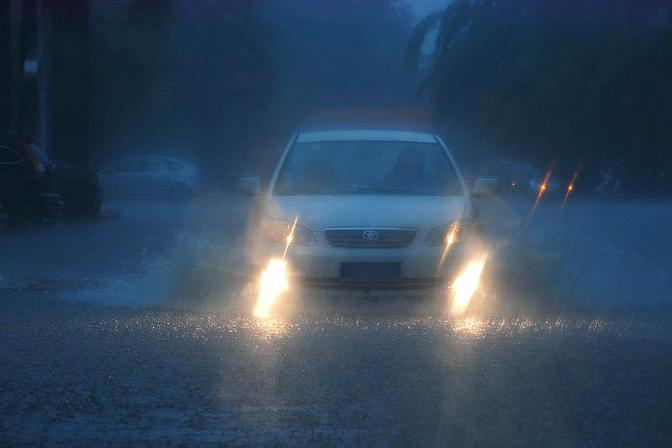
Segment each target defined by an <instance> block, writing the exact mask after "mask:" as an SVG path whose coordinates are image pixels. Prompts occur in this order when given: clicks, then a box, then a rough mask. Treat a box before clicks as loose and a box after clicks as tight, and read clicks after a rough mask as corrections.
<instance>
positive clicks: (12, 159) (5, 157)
mask: <svg viewBox="0 0 672 448" xmlns="http://www.w3.org/2000/svg"><path fill="white" fill-rule="evenodd" d="M21 160H22V158H21V156H20V155H19V154H17V153H16V152H14V151H12V150H11V149H9V148H8V147H6V146H0V165H9V164H12V165H14V164H17V163H21Z"/></svg>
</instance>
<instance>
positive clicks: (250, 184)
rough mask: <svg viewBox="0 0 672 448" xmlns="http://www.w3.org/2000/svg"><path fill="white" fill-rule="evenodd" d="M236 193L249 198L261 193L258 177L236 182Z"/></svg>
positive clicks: (241, 179) (242, 178)
mask: <svg viewBox="0 0 672 448" xmlns="http://www.w3.org/2000/svg"><path fill="white" fill-rule="evenodd" d="M238 191H239V192H240V193H242V194H247V195H250V196H254V195H256V194H259V193H260V192H261V179H259V178H258V177H241V178H240V180H239V181H238Z"/></svg>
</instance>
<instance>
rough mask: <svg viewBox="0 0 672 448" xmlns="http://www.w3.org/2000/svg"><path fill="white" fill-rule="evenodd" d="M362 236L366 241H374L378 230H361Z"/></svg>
mask: <svg viewBox="0 0 672 448" xmlns="http://www.w3.org/2000/svg"><path fill="white" fill-rule="evenodd" d="M362 238H364V239H365V240H367V241H375V240H377V239H378V232H376V231H375V230H365V231H363V232H362Z"/></svg>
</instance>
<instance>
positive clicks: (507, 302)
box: [0, 208, 672, 447]
mask: <svg viewBox="0 0 672 448" xmlns="http://www.w3.org/2000/svg"><path fill="white" fill-rule="evenodd" d="M222 213H223V212H222ZM543 213H544V209H543V208H540V209H539V210H538V213H537V215H536V216H535V219H539V218H540V217H542V216H543ZM619 213H621V212H620V211H619ZM156 216H159V217H161V219H168V218H166V215H165V214H161V213H156ZM637 216H638V217H639V216H641V212H637ZM207 217H208V219H210V224H208V225H211V228H212V229H215V230H216V231H217V232H219V229H220V227H221V223H222V215H221V214H214V215H212V216H209V215H208V216H207ZM180 218H182V219H183V220H185V221H186V223H183V224H180V225H181V226H182V227H183V228H186V229H189V230H190V233H188V234H178V237H175V238H174V239H173V240H172V241H177V242H176V243H174V244H175V247H172V246H167V245H166V242H165V241H164V240H163V239H160V238H158V237H154V239H152V238H150V237H148V238H145V236H147V235H150V236H154V235H155V234H156V226H155V225H150V224H151V223H148V222H145V220H144V218H142V216H141V215H138V216H134V215H131V216H130V217H129V219H128V221H124V222H121V223H119V224H115V223H104V224H101V227H102V228H103V229H104V230H105V232H106V233H104V235H103V236H106V237H107V239H104V238H102V237H101V235H100V234H98V233H97V232H100V230H98V229H89V228H83V229H81V232H80V233H79V238H80V240H84V241H85V242H86V241H87V238H88V241H90V244H91V246H90V247H89V246H86V245H85V244H84V243H81V242H80V243H79V244H81V245H83V247H85V249H83V250H81V251H80V252H79V253H80V254H82V253H87V254H88V253H90V254H91V255H87V256H90V257H91V258H90V259H87V260H88V264H89V265H92V266H94V267H95V270H91V272H88V271H86V273H87V275H90V276H92V277H94V278H100V279H102V280H100V283H101V284H105V283H104V281H103V280H105V277H104V276H105V275H107V274H108V273H109V272H110V271H112V272H116V274H115V275H118V276H120V274H119V271H118V270H116V271H115V270H114V269H115V268H114V266H115V265H119V266H122V267H123V268H124V273H125V271H126V270H128V271H132V270H136V271H137V272H138V274H137V278H136V277H132V278H131V281H129V282H128V284H129V285H130V286H132V287H134V286H135V285H140V284H144V281H145V280H148V282H147V284H149V285H150V286H152V288H154V287H155V286H156V285H161V286H162V287H161V288H155V289H151V291H154V293H155V294H157V295H158V294H162V297H166V296H167V297H169V300H168V301H165V300H164V301H156V300H148V301H147V302H144V301H143V302H141V303H140V304H139V305H137V306H131V307H129V306H126V305H124V306H119V303H120V302H119V301H117V300H116V297H114V299H115V300H109V301H107V302H105V301H103V302H102V303H100V302H97V303H82V302H70V301H63V300H59V299H56V298H55V297H53V295H54V294H52V293H51V292H49V293H43V291H40V290H39V289H35V288H28V289H21V288H19V287H12V288H5V289H4V290H0V299H1V300H2V305H3V312H2V313H0V446H3V447H4V446H35V445H40V444H42V445H44V446H56V447H70V446H78V445H79V446H120V445H121V446H137V445H142V446H157V447H158V446H161V447H163V446H169V445H178V446H179V445H180V444H183V445H186V446H190V445H196V446H213V447H217V446H222V445H224V446H227V445H228V446H423V447H424V446H469V447H481V446H483V447H489V446H498V447H499V446H510V447H530V446H535V447H536V446H554V447H555V446H557V447H576V446H582V447H583V446H589V447H614V446H628V447H637V446H647V447H648V446H654V447H657V446H660V447H667V446H672V429H670V428H672V413H670V412H669V402H670V401H672V356H670V354H671V353H672V325H670V322H671V321H672V319H670V314H669V306H668V307H667V308H665V309H667V310H668V312H667V313H659V312H657V311H656V309H653V310H645V309H635V310H634V311H632V312H624V311H622V310H621V309H619V308H617V307H614V308H613V309H611V310H605V309H603V308H600V307H599V306H594V307H592V308H591V307H578V308H577V307H571V306H569V303H570V300H567V301H557V300H556V298H555V297H554V298H550V296H549V297H543V296H533V295H532V294H531V293H530V294H529V295H525V296H523V295H520V294H519V287H520V285H521V282H520V277H518V280H517V283H516V282H515V281H513V280H516V277H515V275H517V274H518V272H516V271H512V270H508V271H507V270H505V271H504V272H501V271H496V272H490V273H489V274H487V273H486V274H487V275H486V277H487V278H486V279H485V280H486V281H485V282H484V290H483V291H481V293H479V294H478V295H477V297H476V298H475V299H474V301H473V302H472V304H471V305H470V307H469V309H468V311H467V312H466V314H464V315H463V316H461V317H458V318H453V317H450V313H449V310H450V307H449V303H448V302H447V301H445V300H436V299H430V298H426V297H407V294H406V293H403V294H387V293H385V294H370V295H365V294H343V293H340V292H328V293H327V292H325V293H319V294H318V293H314V292H309V291H293V292H291V294H293V295H290V296H289V297H287V299H286V300H284V301H283V306H282V307H281V308H280V309H278V310H276V312H274V313H272V314H271V315H270V316H269V317H268V318H266V319H255V318H254V317H253V316H252V310H253V308H254V291H253V288H251V287H250V286H249V285H248V286H245V285H241V284H237V283H236V281H238V280H232V281H230V280H229V279H228V278H227V275H229V274H230V272H228V268H227V267H226V266H225V265H223V264H222V260H223V259H224V258H223V256H222V255H221V252H223V251H222V250H221V247H228V246H226V243H227V241H226V238H224V237H222V236H221V235H220V233H216V235H217V237H219V238H221V239H223V240H224V241H222V240H216V239H214V238H210V239H204V237H203V234H192V233H193V232H194V230H195V228H194V225H193V223H192V222H191V221H190V220H189V219H187V218H186V217H185V215H180ZM202 218H203V216H202V215H199V216H198V220H199V222H202V221H204V220H203V219H202ZM190 219H191V218H190ZM231 219H233V218H231ZM591 219H592V218H591ZM652 219H653V218H652ZM129 221H130V225H131V226H132V229H133V232H134V233H133V234H134V235H135V236H137V237H138V240H137V241H143V242H145V243H146V247H136V246H137V244H136V243H135V242H134V241H129V240H128V239H127V238H122V239H121V240H118V239H115V238H116V237H115V236H114V235H115V233H113V232H118V233H117V234H122V235H126V234H127V233H128V232H129V229H127V228H126V226H127V225H129V224H128V222H129ZM638 222H641V220H640V221H638ZM656 222H658V220H656ZM171 225H172V224H171ZM115 229H117V230H115ZM56 231H58V232H61V233H63V232H65V229H56ZM164 231H165V230H164ZM108 232H109V234H108ZM89 233H90V234H89ZM213 234H214V231H213ZM82 235H83V236H82ZM44 238H45V239H47V236H46V235H45V236H44ZM55 241H56V242H55V243H54V244H58V242H59V241H61V240H60V239H57V240H55ZM101 241H103V242H104V243H105V244H106V245H107V246H109V248H110V249H109V250H106V251H105V253H104V254H101V253H100V251H95V250H93V249H92V248H94V247H97V246H98V245H100V244H101ZM119 241H121V245H120V243H119ZM153 241H155V242H153ZM213 241H217V244H214V243H213ZM581 241H583V242H584V243H585V241H587V239H584V240H581ZM185 242H188V243H189V244H188V245H187V244H185ZM19 243H20V241H18V240H17V241H16V246H17V247H20V246H21V245H20V244H19ZM192 243H193V244H192ZM123 244H126V245H127V246H128V247H126V246H123ZM152 244H153V245H152ZM180 244H182V245H180ZM601 244H602V243H601ZM194 245H197V247H198V251H192V249H193V246H194ZM70 246H71V244H65V243H63V247H55V248H52V250H53V251H54V252H55V253H56V254H57V255H59V257H60V258H59V261H60V263H61V264H59V265H53V266H52V265H49V267H50V269H51V271H53V276H54V277H56V275H57V274H59V273H60V271H59V269H60V270H61V271H65V270H68V269H74V268H73V266H76V269H77V270H78V272H79V273H80V274H82V272H85V269H86V266H85V265H86V264H87V263H85V262H84V261H81V260H80V259H79V258H78V259H77V260H74V259H73V261H72V263H73V264H72V265H68V264H67V263H69V261H68V260H69V259H68V258H67V256H68V252H67V249H68V248H69V247H70ZM107 246H106V247H107ZM212 248H218V249H217V250H214V249H212ZM514 249H515V248H513V249H510V251H514ZM572 250H573V251H576V250H577V249H576V248H575V247H574V246H572ZM651 250H653V249H651ZM134 251H136V252H137V253H136V252H134ZM153 253H156V255H154V256H155V258H151V256H152V254H153ZM171 253H172V254H173V255H175V254H177V255H178V256H173V257H172V258H168V257H166V254H171ZM129 254H133V257H132V258H130V259H129ZM148 254H149V255H148ZM655 254H656V256H657V257H658V256H659V254H658V253H657V252H655ZM103 255H105V257H104V258H103ZM515 255H516V256H519V257H522V256H528V254H526V253H522V254H520V253H517V254H515ZM533 255H536V254H533ZM22 257H23V258H26V255H25V254H24V255H21V256H17V257H15V258H14V265H15V266H20V264H19V262H20V261H21V259H22ZM44 257H45V258H46V257H47V254H45V255H44ZM78 257H81V255H79V256H78ZM110 257H112V258H110ZM493 257H495V258H493V260H497V258H496V257H497V254H494V255H493ZM136 259H137V263H136V262H135V261H134V260H136ZM165 259H168V260H169V261H171V262H170V263H164V262H163V260H165ZM174 260H177V261H179V263H178V262H177V261H175V262H173V261H174ZM538 260H541V261H543V262H546V261H548V259H547V258H544V259H537V258H535V259H534V261H535V262H536V261H538ZM551 261H553V260H551ZM105 263H107V264H105ZM133 263H135V264H133ZM501 265H502V263H499V264H498V263H496V262H494V263H493V266H495V267H497V266H501ZM512 266H513V267H514V268H518V269H520V270H522V267H521V266H520V265H516V264H513V265H512ZM145 267H148V268H147V269H146V270H145V271H143V270H142V269H143V268H145ZM159 268H161V269H159ZM524 268H525V269H528V270H530V271H531V272H532V273H533V274H534V276H535V278H536V277H537V276H538V275H541V274H544V272H545V271H544V270H543V269H545V266H544V265H543V264H542V263H537V264H536V265H534V264H529V265H526V266H524ZM16 270H17V271H18V268H17V269H16ZM51 271H50V275H52V273H51ZM6 272H11V270H8V271H6ZM157 272H158V273H159V274H160V275H158V276H157V277H156V278H152V274H153V273H157ZM176 272H177V273H179V276H175V273H176ZM95 275H99V277H95ZM81 277H83V278H85V277H86V275H84V274H82V275H81ZM174 278H177V280H176V281H175V282H174V283H170V282H167V281H166V280H165V279H170V280H173V279H174ZM502 278H506V279H511V281H510V282H502V281H501V279H502ZM541 278H542V279H543V280H544V281H546V280H548V279H549V278H550V277H541ZM656 278H657V277H656ZM178 280H179V281H178ZM116 284H117V283H112V285H116ZM660 284H662V283H660ZM522 285H523V286H526V287H530V291H532V290H534V292H537V293H538V292H541V293H543V292H544V291H546V290H547V289H549V288H548V286H547V284H546V283H544V282H542V281H540V282H539V284H538V285H537V284H531V283H530V282H525V283H522ZM644 286H646V285H644ZM130 289H131V290H132V289H133V288H130ZM147 290H150V289H143V290H142V291H141V292H142V293H143V294H144V292H145V291H147ZM127 291H129V288H125V289H123V290H121V292H119V291H117V290H116V289H114V288H108V289H104V288H102V287H101V288H98V290H96V291H95V292H96V293H97V294H98V295H99V296H101V297H104V295H105V294H117V295H118V294H125V293H126V292H127ZM165 291H169V293H167V294H166V292H165ZM650 291H653V292H655V291H656V290H655V289H653V288H651V289H650ZM554 292H555V293H557V291H554ZM84 293H87V294H88V293H89V292H87V291H84ZM84 293H81V294H80V295H82V294H84ZM614 293H618V291H615V292H610V294H614ZM605 295H606V294H605ZM565 298H566V299H571V297H565ZM601 298H602V297H601V296H595V303H598V304H599V300H600V299H601ZM643 298H646V297H645V296H644V295H639V296H637V299H638V300H642V299H643ZM150 299H151V297H150ZM122 303H126V302H122ZM148 304H149V305H148Z"/></svg>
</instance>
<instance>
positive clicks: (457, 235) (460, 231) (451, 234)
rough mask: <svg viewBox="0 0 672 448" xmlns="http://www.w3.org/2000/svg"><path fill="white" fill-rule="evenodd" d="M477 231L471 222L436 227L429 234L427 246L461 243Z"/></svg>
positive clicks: (426, 238)
mask: <svg viewBox="0 0 672 448" xmlns="http://www.w3.org/2000/svg"><path fill="white" fill-rule="evenodd" d="M476 231H477V229H476V226H475V225H474V223H473V222H471V221H455V222H451V223H448V224H444V225H441V226H438V227H435V228H433V229H432V230H430V231H429V232H427V236H426V237H425V244H427V245H428V246H445V245H451V244H455V243H461V242H462V241H464V239H465V238H467V237H468V236H469V235H472V234H474V233H475V232H476Z"/></svg>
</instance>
